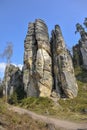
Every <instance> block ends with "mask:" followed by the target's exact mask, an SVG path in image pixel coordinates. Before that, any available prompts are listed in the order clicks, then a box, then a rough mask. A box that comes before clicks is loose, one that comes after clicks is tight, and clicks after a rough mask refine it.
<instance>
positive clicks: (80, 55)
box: [73, 33, 87, 69]
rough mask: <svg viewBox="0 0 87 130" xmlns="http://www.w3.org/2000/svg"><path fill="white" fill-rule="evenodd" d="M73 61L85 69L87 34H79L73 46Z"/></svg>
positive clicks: (86, 62) (86, 65)
mask: <svg viewBox="0 0 87 130" xmlns="http://www.w3.org/2000/svg"><path fill="white" fill-rule="evenodd" d="M73 61H74V65H75V66H79V65H80V66H82V67H83V68H84V69H87V34H86V33H84V34H82V35H81V39H80V40H79V42H78V44H77V45H75V46H74V47H73Z"/></svg>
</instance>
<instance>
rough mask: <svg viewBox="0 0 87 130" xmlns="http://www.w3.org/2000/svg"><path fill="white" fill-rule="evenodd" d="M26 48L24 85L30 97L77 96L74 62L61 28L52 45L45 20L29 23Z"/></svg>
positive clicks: (58, 29)
mask: <svg viewBox="0 0 87 130" xmlns="http://www.w3.org/2000/svg"><path fill="white" fill-rule="evenodd" d="M24 47H25V51H24V67H23V83H24V88H25V91H26V93H27V96H35V97H38V96H44V97H50V95H52V96H54V95H55V96H58V97H62V96H65V97H69V98H73V97H76V96H77V92H78V87H77V83H76V79H75V76H74V69H73V65H72V59H71V56H70V54H69V52H68V51H67V49H66V47H65V43H64V40H63V37H62V33H61V30H60V27H59V26H58V25H56V26H55V30H53V31H52V38H51V41H50V42H49V35H48V29H47V26H46V24H45V23H44V21H43V20H41V19H37V20H35V22H34V23H29V26H28V32H27V36H26V38H25V44H24Z"/></svg>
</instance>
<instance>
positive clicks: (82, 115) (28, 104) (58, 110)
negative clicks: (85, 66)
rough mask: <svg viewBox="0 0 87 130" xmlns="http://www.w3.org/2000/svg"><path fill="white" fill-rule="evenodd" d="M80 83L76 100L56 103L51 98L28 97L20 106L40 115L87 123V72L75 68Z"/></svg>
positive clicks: (65, 99) (66, 99) (64, 100)
mask: <svg viewBox="0 0 87 130" xmlns="http://www.w3.org/2000/svg"><path fill="white" fill-rule="evenodd" d="M75 74H76V78H77V83H78V96H77V97H76V98H74V99H68V98H63V99H60V100H58V101H57V102H56V103H55V102H53V101H52V100H51V99H49V98H44V97H39V98H35V97H28V98H25V99H23V100H22V101H21V103H20V106H21V107H24V108H26V109H29V110H31V111H35V112H37V113H39V114H44V115H49V116H54V117H57V118H61V119H68V120H77V121H87V71H85V70H82V69H81V68H79V67H78V68H75Z"/></svg>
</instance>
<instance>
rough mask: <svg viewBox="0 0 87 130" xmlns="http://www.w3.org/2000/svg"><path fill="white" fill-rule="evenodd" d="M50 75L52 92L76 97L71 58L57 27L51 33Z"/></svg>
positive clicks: (76, 90) (76, 88) (76, 89)
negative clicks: (52, 86)
mask: <svg viewBox="0 0 87 130" xmlns="http://www.w3.org/2000/svg"><path fill="white" fill-rule="evenodd" d="M51 51H52V73H53V78H54V90H56V92H57V93H58V95H59V96H60V97H61V96H65V97H69V98H73V97H76V96H77V92H78V87H77V83H76V79H75V76H74V69H73V64H72V58H71V56H70V53H69V51H68V50H67V49H66V46H65V43H64V39H63V36H62V33H61V30H60V27H59V26H58V25H56V26H55V30H53V31H52V38H51Z"/></svg>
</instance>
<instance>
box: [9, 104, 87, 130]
mask: <svg viewBox="0 0 87 130" xmlns="http://www.w3.org/2000/svg"><path fill="white" fill-rule="evenodd" d="M8 108H9V110H12V111H15V112H17V113H19V114H28V115H29V116H30V117H32V118H33V119H35V120H40V121H43V122H46V123H48V124H53V125H54V126H55V127H56V128H61V130H62V129H65V130H87V124H86V123H82V124H81V123H80V124H79V123H73V122H69V121H65V120H59V119H56V118H50V117H47V116H43V115H38V114H36V113H34V112H31V111H29V110H26V109H23V108H19V107H15V106H9V107H8Z"/></svg>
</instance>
